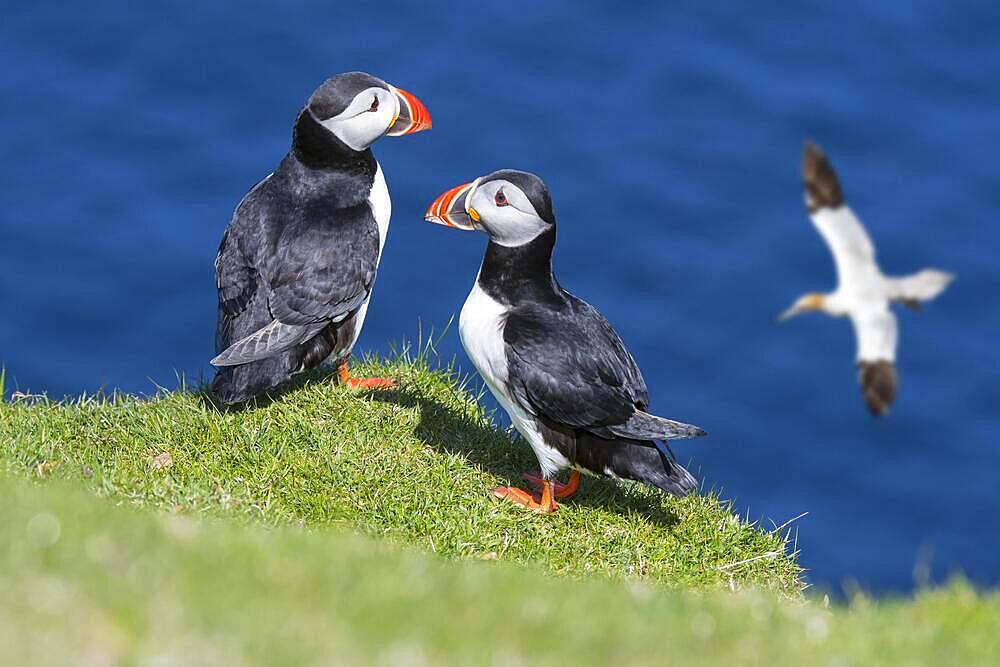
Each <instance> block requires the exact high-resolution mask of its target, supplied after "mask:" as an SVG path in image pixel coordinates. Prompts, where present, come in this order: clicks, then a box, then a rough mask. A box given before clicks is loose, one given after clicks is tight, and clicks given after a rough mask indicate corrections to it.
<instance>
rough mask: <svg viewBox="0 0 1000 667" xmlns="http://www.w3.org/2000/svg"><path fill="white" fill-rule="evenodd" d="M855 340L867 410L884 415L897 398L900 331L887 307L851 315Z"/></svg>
mask: <svg viewBox="0 0 1000 667" xmlns="http://www.w3.org/2000/svg"><path fill="white" fill-rule="evenodd" d="M851 323H852V324H853V325H854V334H855V336H856V337H857V340H858V356H857V360H858V382H859V383H860V384H861V395H862V396H863V397H864V399H865V403H866V404H867V405H868V410H869V411H870V412H871V413H872V414H873V415H875V416H881V415H884V414H885V413H886V412H888V411H889V406H890V405H892V401H893V400H894V399H895V398H896V387H897V386H898V384H899V380H898V378H897V376H896V367H895V365H894V362H895V360H896V342H897V341H898V339H899V327H898V325H897V323H896V316H895V315H894V314H893V313H892V311H891V310H889V307H888V305H886V306H885V307H882V308H872V309H866V310H858V311H854V312H852V313H851Z"/></svg>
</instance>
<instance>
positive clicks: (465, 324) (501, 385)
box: [458, 279, 507, 407]
mask: <svg viewBox="0 0 1000 667" xmlns="http://www.w3.org/2000/svg"><path fill="white" fill-rule="evenodd" d="M506 315H507V309H506V308H504V307H503V305H502V304H500V303H498V302H497V301H495V300H494V299H493V298H492V297H490V295H489V294H487V293H486V292H484V291H483V290H482V289H481V288H480V287H479V280H478V279H477V280H476V284H475V286H473V288H472V291H471V292H470V293H469V296H468V298H467V299H466V300H465V305H464V306H462V314H461V315H460V316H459V318H458V333H459V336H460V337H461V339H462V346H463V347H465V352H466V354H468V355H469V359H471V360H472V363H473V364H475V366H476V370H478V371H479V374H480V375H482V376H483V379H484V380H485V381H486V384H487V386H489V388H490V391H492V392H493V394H494V395H496V396H497V399H500V398H501V397H500V396H499V394H500V393H502V394H504V397H506V394H507V388H506V387H507V351H506V349H505V348H504V342H503V327H504V323H505V322H504V320H505V318H506ZM505 407H506V406H505Z"/></svg>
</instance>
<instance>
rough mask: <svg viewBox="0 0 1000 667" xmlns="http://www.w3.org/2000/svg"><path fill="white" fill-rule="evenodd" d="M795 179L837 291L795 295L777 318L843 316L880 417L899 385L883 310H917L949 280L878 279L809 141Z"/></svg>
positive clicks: (924, 274) (836, 185)
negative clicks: (824, 248) (815, 313)
mask: <svg viewBox="0 0 1000 667" xmlns="http://www.w3.org/2000/svg"><path fill="white" fill-rule="evenodd" d="M802 181H803V185H804V189H805V203H806V209H807V210H808V212H809V217H810V218H811V219H812V223H813V225H814V226H815V227H816V229H817V230H818V231H819V234H820V236H822V237H823V240H824V241H825V242H826V245H827V246H829V248H830V253H831V254H832V255H833V261H834V264H835V265H836V268H837V288H836V289H835V290H834V291H833V292H830V293H828V294H818V293H810V294H806V295H804V296H802V297H800V298H799V299H797V300H796V301H795V303H794V304H792V306H791V307H790V308H788V309H787V310H785V311H784V312H783V313H782V314H781V315H780V316H779V317H778V320H779V321H785V320H787V319H789V318H791V317H794V316H795V315H798V314H800V313H805V312H809V311H819V312H823V313H826V314H827V315H831V316H833V317H847V318H849V319H850V320H851V324H853V325H854V335H855V338H856V339H857V356H856V359H855V363H856V367H857V372H858V383H859V384H860V386H861V395H862V398H863V399H864V402H865V405H867V406H868V411H869V412H870V413H871V415H872V416H873V417H881V416H884V415H886V414H887V413H888V412H889V407H890V406H891V405H892V403H893V401H894V400H895V398H896V391H897V388H898V386H899V377H898V374H897V372H896V365H895V364H896V347H897V343H898V340H899V324H898V322H897V321H896V315H895V314H894V313H893V312H892V309H891V305H892V304H902V305H904V306H907V307H909V308H911V309H913V310H920V309H921V304H923V303H924V302H927V301H930V300H931V299H934V298H935V297H937V296H938V295H939V294H941V292H943V291H944V289H945V288H946V287H947V286H948V284H949V283H950V282H951V281H952V280H954V278H955V276H954V275H953V274H951V273H947V272H945V271H941V270H938V269H924V270H922V271H919V272H917V273H914V274H912V275H909V276H904V277H893V276H887V275H885V274H883V273H882V270H881V269H880V268H879V265H878V263H877V262H876V260H875V246H874V245H873V244H872V241H871V238H870V237H869V236H868V232H867V231H865V228H864V226H863V225H862V224H861V221H860V220H858V218H857V216H855V215H854V212H853V211H852V210H851V208H850V207H849V206H848V205H847V203H846V202H845V200H844V192H843V190H842V189H841V187H840V181H839V180H838V178H837V174H836V172H834V170H833V166H832V165H831V164H830V161H829V160H828V159H827V157H826V155H825V154H824V153H823V151H822V150H821V149H820V148H819V147H818V146H816V145H815V144H813V143H811V142H807V143H806V145H805V150H804V152H803V155H802Z"/></svg>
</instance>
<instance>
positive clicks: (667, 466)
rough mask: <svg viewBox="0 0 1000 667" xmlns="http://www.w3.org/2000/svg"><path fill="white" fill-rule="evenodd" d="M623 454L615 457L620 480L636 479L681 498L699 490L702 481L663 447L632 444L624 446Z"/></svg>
mask: <svg viewBox="0 0 1000 667" xmlns="http://www.w3.org/2000/svg"><path fill="white" fill-rule="evenodd" d="M622 454H624V456H620V457H617V456H616V457H615V465H614V466H613V467H612V471H613V472H614V473H615V474H616V475H617V476H618V477H624V478H625V479H634V480H635V481H637V482H642V483H644V484H648V485H650V486H653V487H656V488H657V489H660V490H661V491H663V492H664V493H669V494H670V495H672V496H677V497H679V498H680V497H683V496H686V495H688V494H689V493H691V492H692V491H695V490H696V489H697V488H698V480H696V479H695V478H694V476H693V475H692V474H691V473H689V472H688V471H687V470H685V469H684V467H683V466H681V465H680V464H679V463H677V462H676V461H674V460H673V457H667V456H665V455H664V454H663V453H661V452H660V451H659V448H653V447H648V446H645V445H639V444H631V443H629V444H625V445H624V446H623V447H622Z"/></svg>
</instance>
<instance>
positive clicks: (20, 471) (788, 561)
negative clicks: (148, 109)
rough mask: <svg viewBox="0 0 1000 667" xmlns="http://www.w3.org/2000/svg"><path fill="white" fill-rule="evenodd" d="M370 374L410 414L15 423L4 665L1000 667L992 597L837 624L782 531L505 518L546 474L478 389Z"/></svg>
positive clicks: (375, 401)
mask: <svg viewBox="0 0 1000 667" xmlns="http://www.w3.org/2000/svg"><path fill="white" fill-rule="evenodd" d="M361 370H362V371H363V372H367V373H377V374H380V375H388V376H391V377H395V378H397V379H398V380H399V384H400V386H399V389H397V390H393V391H388V392H374V393H372V392H368V393H364V392H362V393H356V392H351V391H349V390H345V389H343V388H340V387H337V386H335V385H334V384H333V383H332V382H331V381H330V378H329V377H328V375H327V374H326V373H324V372H317V373H313V374H311V375H310V376H309V377H307V378H305V379H304V380H303V381H302V382H301V383H300V386H298V387H297V388H296V389H295V390H294V391H291V392H289V393H287V394H285V395H284V396H283V397H281V398H279V399H278V400H276V401H274V402H273V403H270V404H268V405H266V406H261V407H257V408H254V409H250V410H245V411H242V412H227V413H220V412H219V411H218V410H217V409H216V408H215V407H214V406H213V405H212V404H211V402H210V401H209V400H208V399H207V397H206V396H205V395H203V394H202V393H200V392H198V391H188V390H181V391H178V392H172V393H168V392H163V393H161V394H159V395H157V396H155V397H153V398H150V399H139V398H135V397H127V396H112V397H84V398H79V399H74V400H66V401H50V400H48V399H46V398H40V397H34V398H32V397H20V398H18V399H15V400H12V401H9V402H0V542H2V546H0V590H2V591H3V595H2V597H0V663H2V664H117V663H120V662H132V661H140V662H147V661H150V662H155V660H154V659H159V660H160V662H159V663H157V664H185V665H194V664H391V665H402V664H407V665H409V664H440V663H453V664H470V663H473V662H475V663H480V664H482V663H485V664H534V663H540V662H546V661H548V662H555V663H557V664H565V663H573V664H581V665H583V664H608V663H609V662H611V661H625V662H626V663H628V664H664V663H670V662H677V661H686V660H692V661H697V663H698V664H707V665H714V664H719V665H722V664H726V665H728V664H734V663H735V662H740V663H745V662H760V663H762V664H773V663H782V664H805V663H816V664H845V665H846V664H904V663H905V664H966V665H969V664H996V663H997V662H998V661H1000V642H998V641H997V638H996V628H998V627H1000V598H998V596H997V595H996V594H982V593H978V592H976V591H974V590H972V589H971V588H969V587H968V586H966V585H964V584H962V583H955V584H953V585H952V586H950V587H948V588H946V589H942V590H936V591H927V592H923V593H920V594H918V595H917V597H916V598H915V599H914V600H912V601H902V600H900V601H885V602H873V601H871V600H868V599H867V598H865V597H863V596H858V597H857V598H856V599H855V600H854V601H853V602H852V603H851V604H850V605H848V606H836V605H835V606H833V607H828V606H827V605H825V604H823V603H821V602H819V601H814V600H811V599H809V597H808V596H807V595H806V594H804V592H803V591H804V584H803V582H802V580H801V578H800V574H801V571H800V568H799V566H798V565H797V562H796V554H795V553H794V550H793V549H792V547H791V546H790V545H789V542H788V538H789V530H790V529H789V528H788V527H785V526H781V527H777V528H775V529H773V530H765V529H763V528H762V527H760V526H757V525H754V524H750V523H747V522H746V521H744V520H741V519H740V518H739V517H737V516H735V515H734V514H733V513H732V509H731V507H730V505H729V504H728V503H726V502H725V501H723V500H721V499H719V498H718V497H717V496H716V495H714V494H712V493H705V494H703V495H700V496H691V497H688V498H685V499H674V498H666V497H663V496H662V495H660V494H659V493H656V492H653V491H650V490H648V489H646V488H644V487H642V486H639V485H631V484H626V483H616V482H613V481H610V480H596V479H585V481H584V484H583V486H582V489H581V491H580V492H579V493H578V494H577V495H576V496H575V497H574V498H572V499H570V500H568V501H566V502H563V503H561V507H560V510H559V511H558V512H556V513H555V514H553V515H550V516H538V515H535V514H532V513H526V512H524V511H523V510H521V509H519V508H516V507H513V506H511V505H509V504H506V503H502V502H499V501H497V500H495V499H494V498H492V497H491V496H490V495H489V493H488V490H489V489H490V488H491V487H493V486H496V485H498V484H508V483H516V482H518V481H519V480H518V476H519V473H520V472H521V471H522V470H525V469H530V468H532V467H534V465H535V463H534V459H533V455H532V454H531V451H530V449H529V448H528V447H527V446H525V445H524V444H523V443H517V442H512V441H511V437H510V435H509V434H508V433H506V432H505V431H502V430H500V429H498V428H497V427H496V426H494V424H493V422H492V419H491V415H489V414H486V413H485V412H484V411H483V409H482V407H480V405H479V404H478V402H477V401H476V400H475V396H474V395H472V394H471V393H470V392H469V391H468V387H467V383H466V382H463V381H462V380H461V379H460V378H459V377H457V375H456V374H455V373H454V372H453V370H452V369H438V368H435V367H432V365H431V364H430V363H429V361H428V358H427V355H420V356H418V357H416V358H413V357H411V356H410V355H408V354H405V353H404V354H401V355H399V356H398V357H397V358H395V359H391V360H388V361H378V360H371V361H368V362H366V363H365V364H363V367H362V368H361Z"/></svg>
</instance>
